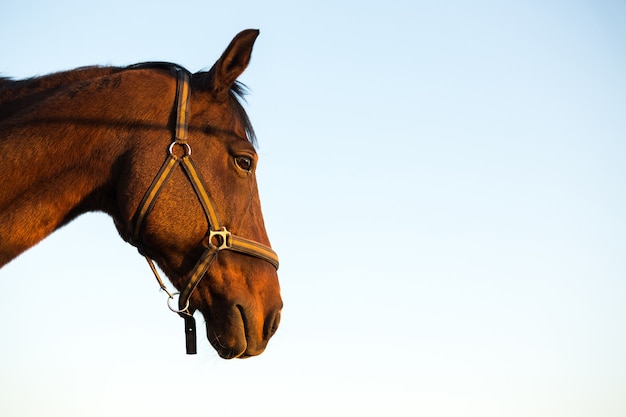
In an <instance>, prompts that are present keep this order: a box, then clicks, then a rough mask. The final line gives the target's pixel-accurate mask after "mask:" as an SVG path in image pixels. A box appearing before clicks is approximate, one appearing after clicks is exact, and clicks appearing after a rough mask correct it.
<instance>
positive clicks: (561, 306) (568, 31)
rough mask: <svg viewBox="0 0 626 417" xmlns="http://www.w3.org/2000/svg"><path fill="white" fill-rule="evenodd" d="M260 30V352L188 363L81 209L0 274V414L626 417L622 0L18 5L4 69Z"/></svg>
mask: <svg viewBox="0 0 626 417" xmlns="http://www.w3.org/2000/svg"><path fill="white" fill-rule="evenodd" d="M175 3H176V4H175ZM245 28H259V29H261V35H260V37H259V39H258V41H257V44H256V46H255V50H254V53H253V58H252V62H251V65H250V67H249V69H248V70H247V72H246V73H245V74H244V75H243V76H242V81H243V82H245V83H246V84H248V85H249V86H250V88H251V90H252V95H250V96H249V98H248V105H247V109H248V111H249V115H250V117H251V118H252V121H253V123H254V125H255V128H256V131H257V133H258V136H259V144H260V146H259V155H260V158H261V160H260V166H259V171H258V178H259V187H260V194H261V200H262V203H263V208H264V213H265V221H266V225H267V229H268V232H269V234H270V238H271V240H272V243H273V246H274V248H275V249H276V251H277V252H278V253H279V255H280V257H281V268H280V271H279V274H280V279H281V285H282V290H283V297H284V301H285V308H284V311H283V321H282V324H281V327H280V329H279V331H278V333H277V334H276V336H275V337H274V338H273V339H272V341H271V342H270V344H269V346H268V349H267V350H266V352H265V353H264V354H263V355H261V356H260V357H256V358H252V359H248V360H244V361H241V360H238V361H237V360H235V361H224V360H221V359H219V358H218V356H217V354H216V353H215V352H214V351H213V349H212V348H211V347H210V346H209V344H208V342H207V341H206V339H205V338H204V337H202V338H201V340H200V345H199V351H200V352H199V354H198V355H196V356H186V355H185V353H184V337H183V327H182V326H183V323H182V320H180V318H179V317H178V316H176V315H175V314H172V313H171V312H170V311H169V310H168V309H167V307H166V304H165V301H166V297H165V296H164V294H163V293H161V292H159V290H158V286H157V284H156V282H155V281H154V278H153V276H152V274H151V272H150V270H149V268H148V266H147V265H146V264H145V261H144V260H143V259H142V258H141V257H140V256H139V255H138V254H137V253H136V251H135V249H134V248H132V247H130V246H129V245H127V244H125V243H124V242H123V241H122V240H121V239H120V238H119V237H118V236H117V234H116V231H115V229H114V226H113V224H112V221H111V220H110V219H109V218H108V217H107V216H105V215H103V214H89V215H85V216H83V217H81V218H79V219H78V220H76V221H74V222H73V223H72V224H70V225H69V226H67V227H65V228H63V229H62V230H60V231H58V232H57V233H55V234H54V235H52V236H51V237H49V238H48V239H47V240H45V241H44V242H43V243H41V244H40V245H38V246H37V247H35V248H33V249H32V250H30V251H29V252H27V253H26V254H24V255H22V256H21V257H19V258H18V259H16V260H14V261H13V262H12V263H10V264H9V265H8V266H6V267H5V268H3V269H2V270H0V288H1V292H2V297H1V299H2V302H0V415H2V416H4V417H22V416H24V417H26V416H28V417H31V416H32V417H34V416H37V417H39V416H64V417H73V416H76V417H78V416H80V417H84V416H95V417H100V416H102V417H104V416H153V417H154V416H156V417H160V416H172V415H187V416H195V415H212V416H224V417H228V416H233V417H234V416H245V415H254V416H272V417H278V416H360V415H372V416H374V415H385V416H433V417H434V416H442V417H449V416H464V417H465V416H477V417H478V416H480V417H490V416H493V417H496V416H497V417H501V416H507V417H515V416H524V417H526V416H534V417H538V416H545V417H561V416H563V417H582V416H589V417H592V416H593V417H623V416H625V415H626V395H625V392H626V191H625V188H624V183H625V180H626V4H625V3H624V2H622V1H604V0H588V1H583V0H568V1H550V0H536V1H535V0H530V1H525V2H517V1H487V0H478V1H472V2H469V1H452V0H450V1H448V0H442V1H436V2H434V1H433V2H426V1H419V0H412V1H365V2H363V1H337V0H333V1H327V0H316V1H307V2H287V1H284V2H281V1H265V2H260V1H234V0H233V1H221V2H213V1H197V2H185V1H180V2H165V1H157V0H150V1H143V2H133V1H119V0H112V1H107V2H97V3H96V2H91V1H86V0H80V1H68V0H63V1H34V0H20V1H4V2H3V3H2V6H1V7H0V56H1V57H2V60H1V63H0V73H1V74H2V75H4V76H11V77H15V78H24V77H30V76H34V75H40V74H46V73H49V72H52V71H58V70H64V69H71V68H74V67H77V66H84V65H90V64H113V65H127V64H132V63H136V62H141V61H147V60H165V61H173V62H177V63H179V64H181V65H184V66H186V67H187V68H188V69H189V70H191V71H197V70H201V69H207V68H209V67H210V66H211V65H212V64H213V62H214V61H215V60H216V59H217V58H218V56H219V55H220V54H221V52H222V51H223V50H224V48H225V47H226V45H227V44H228V42H229V41H230V40H231V39H232V37H233V36H234V35H235V34H236V33H237V32H239V31H240V30H242V29H245ZM15 152H20V149H15ZM0 163H1V162H0ZM16 175H19V173H16ZM6 180H7V179H5V178H3V179H2V181H6Z"/></svg>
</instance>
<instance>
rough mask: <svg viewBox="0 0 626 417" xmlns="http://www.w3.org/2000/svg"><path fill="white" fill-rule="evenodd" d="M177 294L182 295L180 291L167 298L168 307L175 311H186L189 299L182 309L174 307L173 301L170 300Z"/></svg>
mask: <svg viewBox="0 0 626 417" xmlns="http://www.w3.org/2000/svg"><path fill="white" fill-rule="evenodd" d="M176 295H180V293H179V292H175V293H173V294H172V295H171V296H170V297H168V298H167V308H169V309H170V310H172V311H173V312H174V313H179V314H180V313H184V312H185V311H187V309H188V308H189V299H187V304H186V305H185V308H183V309H182V310H179V309H177V308H174V307H172V303H171V302H170V301H171V300H173V299H174V296H176Z"/></svg>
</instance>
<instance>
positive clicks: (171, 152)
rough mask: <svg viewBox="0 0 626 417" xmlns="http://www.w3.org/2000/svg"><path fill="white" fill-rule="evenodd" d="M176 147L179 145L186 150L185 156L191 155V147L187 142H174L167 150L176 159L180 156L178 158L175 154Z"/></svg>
mask: <svg viewBox="0 0 626 417" xmlns="http://www.w3.org/2000/svg"><path fill="white" fill-rule="evenodd" d="M174 145H179V146H182V147H183V148H184V150H183V152H184V154H183V156H189V155H191V146H189V144H188V143H187V142H179V141H174V142H172V143H170V147H169V148H168V149H167V150H168V152H169V153H170V155H171V156H173V157H174V158H178V156H176V154H174Z"/></svg>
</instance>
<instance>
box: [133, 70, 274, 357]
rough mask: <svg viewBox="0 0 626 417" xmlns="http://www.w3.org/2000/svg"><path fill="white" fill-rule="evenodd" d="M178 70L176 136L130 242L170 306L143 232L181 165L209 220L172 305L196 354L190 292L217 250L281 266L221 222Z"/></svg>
mask: <svg viewBox="0 0 626 417" xmlns="http://www.w3.org/2000/svg"><path fill="white" fill-rule="evenodd" d="M176 71H177V74H178V79H177V91H176V102H177V104H176V107H177V108H176V131H175V136H174V140H173V141H172V143H171V144H170V145H169V148H168V156H167V158H166V159H165V162H164V163H163V165H162V166H161V169H160V170H159V172H158V173H157V175H156V176H155V178H154V180H153V181H152V184H150V187H149V188H148V190H147V191H146V193H145V195H144V196H143V199H142V200H141V203H139V206H138V207H137V211H136V212H135V215H134V216H133V218H132V221H131V225H132V240H131V244H133V245H134V246H136V247H137V248H138V250H139V253H141V254H142V255H144V256H145V258H146V260H147V261H148V264H149V265H150V268H151V269H152V272H153V273H154V275H155V277H156V279H157V281H158V283H159V285H160V286H161V288H162V289H163V290H164V291H165V292H166V293H167V295H168V296H169V299H168V306H170V300H172V299H173V298H174V296H175V295H176V294H172V293H170V292H169V291H168V290H167V288H166V286H165V284H163V281H162V279H161V277H160V276H159V274H158V272H157V270H156V268H155V266H154V263H153V262H152V259H150V257H148V256H147V255H145V253H144V250H143V244H142V242H141V232H142V229H143V225H144V223H145V220H146V217H147V216H148V215H149V214H150V212H151V211H152V208H153V207H154V203H155V202H156V200H157V197H158V196H159V193H160V192H161V190H162V189H163V186H164V185H165V183H166V182H167V180H168V179H169V178H170V174H171V173H172V171H173V170H174V169H175V168H176V167H177V166H178V165H180V166H181V167H182V168H183V171H184V172H185V174H186V175H187V178H188V179H189V181H190V182H191V185H192V186H193V189H194V191H195V193H196V196H197V197H198V200H199V201H200V203H201V205H202V208H203V210H204V214H205V215H206V218H207V222H208V231H207V234H206V236H205V237H206V238H205V239H204V242H205V243H203V246H204V247H205V249H204V251H203V253H202V255H201V256H200V259H198V261H197V262H196V265H195V266H194V267H193V269H192V270H191V272H190V273H189V276H188V278H187V283H186V284H185V287H184V288H183V289H182V291H181V293H180V294H179V298H178V309H175V308H172V307H171V306H170V309H171V310H172V311H174V312H176V313H178V314H179V315H180V316H181V317H183V318H184V319H185V335H186V345H187V353H188V354H194V353H196V335H195V330H196V325H195V319H194V318H193V313H192V312H191V311H189V300H190V298H191V294H192V293H193V291H194V290H195V288H196V287H197V286H198V284H199V283H200V281H201V280H202V277H204V275H205V273H206V271H207V270H208V269H209V266H210V265H211V263H212V262H213V261H214V260H215V258H217V255H218V253H219V252H220V251H222V250H231V251H235V252H239V253H242V254H245V255H250V256H254V257H257V258H259V259H263V260H264V261H267V262H269V263H270V264H272V265H273V266H274V267H275V268H276V269H278V256H277V255H276V252H274V251H273V250H272V249H271V248H269V247H267V246H265V245H263V244H261V243H258V242H255V241H253V240H249V239H245V238H242V237H239V236H235V235H233V234H232V233H231V232H229V231H228V230H227V229H226V227H225V226H223V225H222V224H221V222H220V220H219V217H218V215H217V210H216V207H215V203H214V202H213V200H212V199H211V197H210V195H209V193H208V191H207V189H206V187H205V186H204V181H203V180H202V178H201V177H200V173H199V172H198V170H197V169H196V167H195V165H194V163H193V161H192V159H191V147H190V146H189V144H188V143H187V132H188V119H189V99H190V96H191V89H190V85H189V80H190V73H189V72H188V71H187V70H185V69H183V68H179V67H176ZM175 148H181V149H182V152H183V154H182V156H177V155H176V153H175V152H174V150H175Z"/></svg>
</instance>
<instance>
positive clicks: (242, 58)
mask: <svg viewBox="0 0 626 417" xmlns="http://www.w3.org/2000/svg"><path fill="white" fill-rule="evenodd" d="M257 36H259V31H258V30H257V29H247V30H244V31H242V32H240V33H239V34H237V36H235V37H234V39H233V40H232V41H231V42H230V45H228V47H227V48H226V50H225V51H224V53H223V54H222V56H221V57H220V59H218V60H217V62H216V63H215V65H213V68H211V70H210V71H209V73H208V74H207V75H208V84H207V85H206V87H207V88H208V89H209V90H210V91H211V92H212V93H213V95H214V96H215V98H216V99H217V100H218V101H224V100H226V99H227V98H228V94H229V91H230V88H231V87H232V85H233V83H234V82H235V81H236V80H237V78H238V77H239V76H240V75H241V73H243V71H244V70H245V69H246V67H247V66H248V63H249V62H250V56H251V55H252V46H254V41H255V40H256V38H257Z"/></svg>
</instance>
